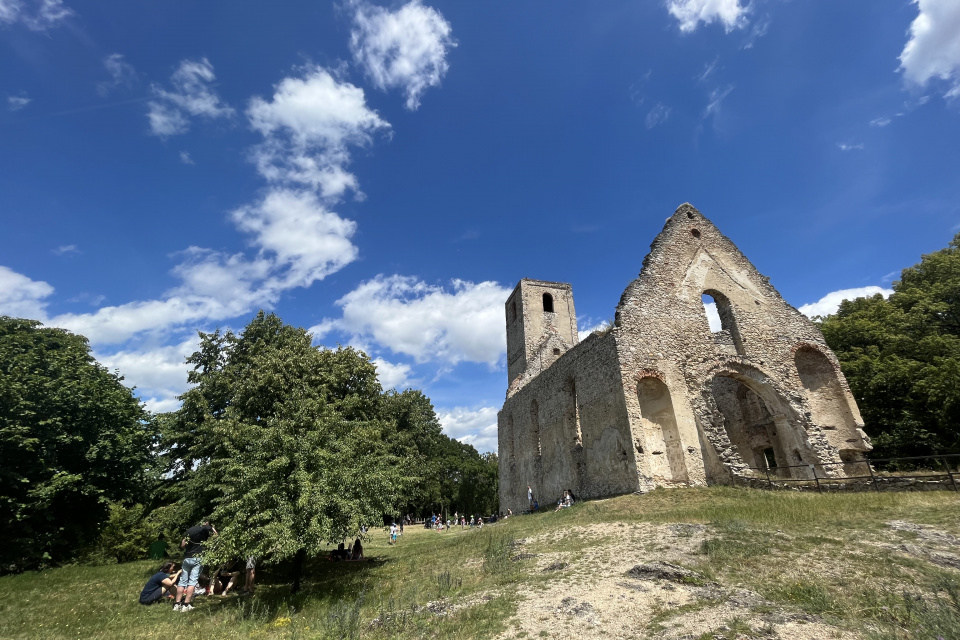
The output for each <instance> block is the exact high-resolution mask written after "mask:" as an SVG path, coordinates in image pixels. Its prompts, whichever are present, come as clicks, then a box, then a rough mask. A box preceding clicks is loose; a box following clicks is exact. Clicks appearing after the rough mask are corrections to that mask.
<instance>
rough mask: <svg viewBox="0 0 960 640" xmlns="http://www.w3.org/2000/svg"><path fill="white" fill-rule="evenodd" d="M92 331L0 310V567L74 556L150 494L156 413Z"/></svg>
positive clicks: (60, 560)
mask: <svg viewBox="0 0 960 640" xmlns="http://www.w3.org/2000/svg"><path fill="white" fill-rule="evenodd" d="M122 380H123V378H121V377H120V376H118V375H117V374H115V373H111V372H110V371H108V370H107V369H105V368H104V367H103V366H101V365H99V364H97V362H96V361H95V360H94V359H93V357H92V356H91V355H90V347H89V345H88V343H87V340H86V338H84V337H83V336H79V335H76V334H73V333H70V332H69V331H64V330H62V329H54V328H47V327H43V326H42V325H41V323H39V322H37V321H34V320H22V319H16V318H9V317H0V541H2V544H0V566H2V567H3V568H4V569H6V570H9V569H14V570H16V569H24V568H30V567H34V566H37V565H39V564H43V563H57V562H62V561H66V560H69V559H71V558H73V557H74V556H75V554H76V552H77V551H78V550H79V549H80V548H81V547H84V546H87V545H89V544H91V543H92V542H93V541H94V540H95V538H96V536H97V534H98V531H99V527H100V525H101V523H103V522H104V521H105V519H106V517H107V513H108V508H109V506H108V505H109V503H110V501H133V500H138V499H141V498H142V497H143V496H144V495H145V494H146V493H147V492H148V491H149V484H150V483H149V478H148V476H149V474H148V470H149V465H150V463H151V459H152V456H151V445H152V443H153V441H154V434H153V432H152V427H151V425H150V423H149V422H148V420H147V418H148V414H147V413H146V411H145V410H144V409H143V407H142V405H141V403H140V401H139V400H138V399H137V398H136V397H135V396H134V394H133V391H132V390H131V389H129V388H127V387H126V386H124V385H123V383H122Z"/></svg>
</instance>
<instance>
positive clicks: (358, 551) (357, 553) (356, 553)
mask: <svg viewBox="0 0 960 640" xmlns="http://www.w3.org/2000/svg"><path fill="white" fill-rule="evenodd" d="M351 559H352V560H363V545H362V544H361V543H360V538H357V539H356V541H354V543H353V558H351Z"/></svg>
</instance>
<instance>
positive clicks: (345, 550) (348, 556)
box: [329, 538, 363, 560]
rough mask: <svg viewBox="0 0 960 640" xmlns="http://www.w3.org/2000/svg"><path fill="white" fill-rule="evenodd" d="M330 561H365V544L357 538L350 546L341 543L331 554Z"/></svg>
mask: <svg viewBox="0 0 960 640" xmlns="http://www.w3.org/2000/svg"><path fill="white" fill-rule="evenodd" d="M329 559H330V560H363V543H362V542H360V538H357V539H356V540H355V541H354V543H353V544H351V545H350V546H344V544H343V543H342V542H341V543H340V544H339V545H337V548H336V549H334V550H333V551H331V552H330V555H329Z"/></svg>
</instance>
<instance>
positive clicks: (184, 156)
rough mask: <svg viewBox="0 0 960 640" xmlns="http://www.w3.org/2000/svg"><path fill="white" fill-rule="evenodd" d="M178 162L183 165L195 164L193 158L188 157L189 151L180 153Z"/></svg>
mask: <svg viewBox="0 0 960 640" xmlns="http://www.w3.org/2000/svg"><path fill="white" fill-rule="evenodd" d="M180 162H182V163H183V164H196V162H194V161H193V158H191V157H190V152H189V151H181V152H180Z"/></svg>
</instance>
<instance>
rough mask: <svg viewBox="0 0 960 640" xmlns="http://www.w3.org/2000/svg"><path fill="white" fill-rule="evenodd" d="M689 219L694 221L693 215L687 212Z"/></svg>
mask: <svg viewBox="0 0 960 640" xmlns="http://www.w3.org/2000/svg"><path fill="white" fill-rule="evenodd" d="M687 217H688V218H690V219H691V220H693V214H692V213H690V212H689V211H687Z"/></svg>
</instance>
